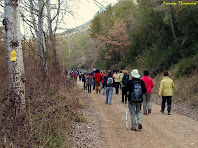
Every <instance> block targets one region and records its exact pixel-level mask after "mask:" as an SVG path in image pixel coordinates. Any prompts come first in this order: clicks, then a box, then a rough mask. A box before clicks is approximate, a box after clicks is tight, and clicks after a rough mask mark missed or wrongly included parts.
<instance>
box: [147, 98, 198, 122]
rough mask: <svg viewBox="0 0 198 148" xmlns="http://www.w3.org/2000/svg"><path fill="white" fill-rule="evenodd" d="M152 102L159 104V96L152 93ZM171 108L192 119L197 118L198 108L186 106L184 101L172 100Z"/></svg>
mask: <svg viewBox="0 0 198 148" xmlns="http://www.w3.org/2000/svg"><path fill="white" fill-rule="evenodd" d="M151 100H152V102H154V103H156V104H158V105H161V97H159V96H158V95H152V98H151ZM172 110H174V111H175V112H177V113H179V114H182V115H185V116H188V117H190V118H192V119H194V120H198V109H197V108H193V107H191V106H188V105H186V104H184V103H181V102H177V103H175V102H173V103H172Z"/></svg>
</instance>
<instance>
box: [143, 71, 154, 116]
mask: <svg viewBox="0 0 198 148" xmlns="http://www.w3.org/2000/svg"><path fill="white" fill-rule="evenodd" d="M148 75H149V71H146V70H145V71H144V77H142V78H141V79H142V80H143V81H144V83H145V85H146V89H147V92H146V94H143V95H142V97H143V111H144V114H145V115H147V114H149V113H151V102H150V100H151V93H152V90H151V89H152V88H153V87H154V84H153V80H152V78H150V77H148ZM147 111H148V112H147Z"/></svg>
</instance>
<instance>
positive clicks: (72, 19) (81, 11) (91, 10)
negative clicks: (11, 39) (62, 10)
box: [0, 0, 118, 34]
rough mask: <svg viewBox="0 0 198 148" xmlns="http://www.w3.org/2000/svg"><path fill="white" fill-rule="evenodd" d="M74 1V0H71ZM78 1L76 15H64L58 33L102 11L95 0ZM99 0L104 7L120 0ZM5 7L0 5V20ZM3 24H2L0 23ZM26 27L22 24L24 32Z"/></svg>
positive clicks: (75, 7) (82, 22)
mask: <svg viewBox="0 0 198 148" xmlns="http://www.w3.org/2000/svg"><path fill="white" fill-rule="evenodd" d="M0 1H1V0H0ZM51 1H52V2H53V3H56V2H57V0H51ZM71 1H72V0H71ZM76 1H78V2H76V3H75V6H74V7H73V6H72V10H73V11H74V14H75V15H74V16H71V15H67V16H65V17H64V22H65V23H64V24H60V26H59V27H60V28H64V30H63V29H59V30H57V33H60V32H63V31H65V30H66V29H70V28H74V27H77V26H80V25H82V24H84V23H86V22H88V21H89V20H91V19H92V18H93V17H94V16H95V14H96V13H97V12H98V11H100V8H99V7H98V6H97V5H96V4H95V3H94V0H76ZM96 1H97V2H99V3H101V4H103V6H104V7H106V6H107V5H109V4H111V5H114V4H115V3H117V1H118V0H96ZM3 11H4V10H3V8H2V7H0V21H2V20H1V19H3V16H4V15H3ZM0 26H1V25H0ZM24 30H25V29H24V27H23V25H22V24H21V32H22V34H24Z"/></svg>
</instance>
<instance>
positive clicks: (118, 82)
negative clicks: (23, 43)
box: [113, 70, 120, 94]
mask: <svg viewBox="0 0 198 148" xmlns="http://www.w3.org/2000/svg"><path fill="white" fill-rule="evenodd" d="M113 78H114V80H115V89H116V94H118V93H119V86H120V74H119V73H118V70H116V71H115V73H114V74H113Z"/></svg>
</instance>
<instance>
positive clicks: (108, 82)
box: [105, 70, 115, 105]
mask: <svg viewBox="0 0 198 148" xmlns="http://www.w3.org/2000/svg"><path fill="white" fill-rule="evenodd" d="M114 85H115V81H114V78H113V76H112V73H111V70H108V75H107V77H106V79H105V86H106V104H108V103H109V104H110V105H111V100H112V95H113V87H114Z"/></svg>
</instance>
